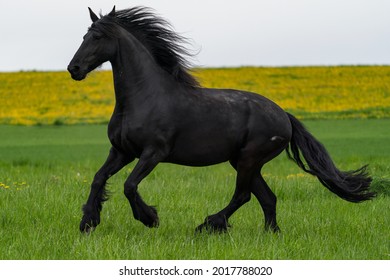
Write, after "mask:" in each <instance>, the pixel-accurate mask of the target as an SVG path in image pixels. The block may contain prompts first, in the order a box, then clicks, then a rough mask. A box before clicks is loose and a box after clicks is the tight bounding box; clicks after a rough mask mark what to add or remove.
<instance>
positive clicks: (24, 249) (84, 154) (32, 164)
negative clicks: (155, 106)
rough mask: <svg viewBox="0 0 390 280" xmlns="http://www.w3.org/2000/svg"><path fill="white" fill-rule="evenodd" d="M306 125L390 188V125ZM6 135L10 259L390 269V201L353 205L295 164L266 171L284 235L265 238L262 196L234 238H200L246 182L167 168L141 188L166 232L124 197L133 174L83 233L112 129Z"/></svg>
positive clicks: (1, 205)
mask: <svg viewBox="0 0 390 280" xmlns="http://www.w3.org/2000/svg"><path fill="white" fill-rule="evenodd" d="M305 123H306V125H307V126H308V127H309V128H310V130H311V131H312V132H313V134H314V135H315V136H316V137H317V138H318V139H319V140H320V141H321V142H323V143H324V144H325V146H326V147H327V148H328V150H329V152H330V153H331V155H332V156H333V158H334V160H335V161H336V163H337V164H338V166H339V167H340V168H341V169H355V168H358V167H360V166H361V165H363V164H366V163H368V164H369V166H370V167H369V170H370V173H371V174H372V176H373V177H374V179H375V185H376V186H380V185H382V186H383V185H384V188H385V189H386V188H387V187H386V186H388V184H387V185H386V182H389V180H390V164H389V162H390V146H389V140H390V130H389V127H390V120H388V119H378V120H327V121H326V120H323V121H306V122H305ZM0 131H1V134H0V135H1V137H0V209H1V212H0V248H1V250H0V259H387V260H388V259H390V231H389V225H390V196H388V195H385V194H381V195H379V196H378V197H377V198H376V199H375V200H373V201H370V202H366V203H361V204H352V203H348V202H345V201H343V200H341V199H339V198H338V197H336V196H335V195H333V194H332V193H330V192H329V191H328V190H326V189H325V188H324V187H322V186H321V185H320V183H319V182H318V181H317V180H316V179H315V178H313V177H310V176H309V175H305V174H303V173H302V171H301V170H300V169H299V168H298V167H297V166H296V165H295V164H294V163H292V162H291V161H289V160H287V157H286V155H285V154H282V155H281V156H279V157H278V158H277V159H275V160H273V161H272V162H271V163H270V164H269V165H267V166H266V168H264V174H265V178H266V180H267V181H268V183H269V185H270V186H271V188H272V189H273V190H274V191H275V193H276V195H277V197H278V209H277V210H278V219H279V224H280V227H281V230H282V232H281V233H280V234H271V233H268V232H265V231H264V230H263V222H264V218H263V213H262V211H261V209H260V206H259V204H258V202H257V201H256V199H254V198H253V199H252V200H251V201H250V202H249V203H248V204H246V205H244V206H243V207H242V208H241V209H240V210H239V211H237V212H236V213H235V214H234V215H233V217H232V218H231V220H230V223H231V224H232V228H231V229H230V230H229V231H228V233H226V234H213V235H210V234H206V233H204V234H195V233H194V229H195V227H196V226H197V225H198V224H200V223H201V222H203V220H204V218H205V217H206V216H207V215H209V214H212V213H215V212H216V211H219V210H220V209H221V208H222V207H224V206H225V205H226V204H227V203H228V201H229V200H230V198H231V195H232V193H233V190H234V181H235V173H234V171H233V169H232V168H231V167H230V166H229V165H228V164H221V165H217V166H212V167H205V168H190V167H183V166H175V165H170V164H161V165H159V166H158V167H157V168H156V170H155V171H154V172H153V173H152V174H151V175H150V176H148V177H147V179H145V180H144V181H143V182H142V184H141V185H140V189H139V190H140V193H141V195H142V196H143V197H144V199H145V201H146V202H147V203H149V204H151V205H156V206H157V208H158V211H159V216H160V227H159V228H157V229H149V228H146V227H144V226H143V225H142V224H141V223H140V222H138V221H135V220H134V219H133V217H132V214H131V209H130V206H129V205H128V202H127V200H126V198H125V197H124V195H123V182H124V180H125V178H126V176H127V175H128V174H129V172H130V171H131V169H132V167H133V164H132V165H129V166H128V167H126V168H124V169H123V170H122V171H121V172H120V173H118V174H117V175H116V176H114V177H113V178H111V179H110V181H109V182H110V184H109V188H108V189H109V190H110V191H111V199H110V200H109V201H108V202H107V203H106V204H105V205H104V208H103V212H102V223H101V225H100V226H99V227H98V228H97V230H96V231H95V232H93V233H92V234H90V235H87V236H86V235H82V234H80V233H79V231H78V225H79V221H80V218H81V205H82V204H83V203H84V202H85V200H86V198H87V195H88V193H89V184H90V182H91V180H92V178H93V175H94V173H95V172H96V170H97V169H98V168H99V167H100V164H101V163H102V162H103V161H104V160H105V157H106V155H107V153H108V149H109V144H108V140H107V137H106V126H105V125H89V126H35V127H21V126H0ZM387 189H388V188H387Z"/></svg>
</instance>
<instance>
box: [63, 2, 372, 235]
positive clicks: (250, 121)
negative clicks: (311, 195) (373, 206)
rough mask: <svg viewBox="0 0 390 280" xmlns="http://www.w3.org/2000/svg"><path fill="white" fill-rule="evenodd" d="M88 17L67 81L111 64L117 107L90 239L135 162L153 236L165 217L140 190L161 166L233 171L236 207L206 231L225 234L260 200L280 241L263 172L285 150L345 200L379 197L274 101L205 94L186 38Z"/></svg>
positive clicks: (142, 13)
mask: <svg viewBox="0 0 390 280" xmlns="http://www.w3.org/2000/svg"><path fill="white" fill-rule="evenodd" d="M89 12H90V17H91V19H92V22H93V23H92V25H91V27H90V28H89V30H88V33H87V34H86V35H85V36H84V41H83V43H82V44H81V46H80V48H79V50H78V51H77V52H76V54H75V56H74V58H73V59H72V61H71V62H70V64H69V66H68V71H69V72H70V74H71V76H72V78H73V79H75V80H83V79H84V78H85V77H86V75H87V74H88V73H89V72H90V71H92V70H94V69H95V68H97V67H98V66H99V65H101V64H102V63H104V62H106V61H109V62H110V63H111V64H112V69H113V75H114V86H115V98H116V104H115V109H114V112H113V115H112V117H111V120H110V123H109V125H108V137H109V139H110V142H111V144H112V147H111V150H110V153H109V156H108V158H107V160H106V162H105V163H104V165H103V166H102V167H101V168H100V170H99V171H98V172H97V173H96V175H95V177H94V180H93V183H92V186H91V192H90V194H89V198H88V201H87V203H86V204H85V205H84V207H83V212H84V215H83V218H82V220H81V223H80V230H81V231H82V232H89V231H91V230H92V229H94V228H95V227H96V226H97V225H98V224H99V223H100V211H101V210H102V204H103V202H104V201H106V200H107V195H106V191H105V184H106V181H107V179H108V178H109V177H110V176H112V175H114V174H115V173H117V172H118V171H119V170H120V169H121V168H123V167H124V166H125V165H127V164H128V163H130V162H131V161H133V160H134V159H135V158H139V161H138V163H137V164H136V166H135V168H134V169H133V171H132V172H131V174H130V176H129V177H128V179H127V180H126V182H125V185H124V193H125V195H126V197H127V199H128V200H129V202H130V206H131V208H132V211H133V215H134V218H135V219H137V220H140V221H141V222H142V223H143V224H144V225H146V226H148V227H156V226H158V224H159V219H158V216H157V211H156V209H155V208H154V207H151V206H149V205H147V204H146V203H145V202H144V201H143V200H142V198H141V196H140V195H139V194H138V192H137V187H138V184H139V183H140V182H141V180H142V179H144V178H145V177H146V176H147V175H148V174H149V173H150V172H151V171H152V170H153V168H155V167H156V165H157V164H158V163H160V162H170V163H175V164H181V165H189V166H206V165H212V164H217V163H221V162H226V161H229V162H230V164H231V165H232V166H233V167H234V168H235V170H236V171H237V179H236V189H235V192H234V195H233V198H232V200H231V201H230V203H229V204H228V205H227V206H226V207H225V208H224V209H222V210H221V211H220V212H218V213H216V214H214V215H211V216H208V217H207V218H206V219H205V221H204V223H203V224H201V225H200V226H198V227H197V230H198V231H201V230H202V229H207V230H209V231H225V230H226V229H227V227H228V219H229V217H230V216H231V215H232V214H233V213H234V212H235V211H236V210H237V209H238V208H240V207H241V206H242V205H243V204H244V203H246V202H248V201H249V200H250V198H251V194H254V195H255V197H256V198H257V199H258V201H259V202H260V205H261V207H262V209H263V211H264V215H265V227H266V229H270V230H272V231H278V230H279V227H278V225H277V222H276V196H275V195H274V193H273V192H272V191H271V189H270V188H269V187H268V185H267V183H266V182H265V181H264V179H263V177H262V176H261V173H260V171H261V169H262V167H263V166H264V164H266V163H267V162H268V161H270V160H272V159H273V158H275V157H276V156H277V155H278V154H280V153H281V152H282V151H283V150H287V153H288V156H289V157H290V158H291V159H293V160H294V161H295V162H296V163H297V164H298V165H299V166H300V167H301V168H302V169H303V170H304V171H306V172H308V173H310V174H312V175H314V176H316V177H317V178H318V179H319V181H320V182H321V183H322V184H323V185H324V186H325V187H326V188H328V189H329V190H330V191H332V192H334V193H335V194H336V195H338V196H339V197H341V198H343V199H345V200H347V201H351V202H360V201H364V200H368V199H370V198H372V197H373V196H374V193H372V192H370V191H369V190H368V189H369V186H370V182H371V178H370V177H369V176H368V175H367V173H366V167H365V166H364V167H362V168H360V169H358V170H355V171H349V172H343V171H340V170H338V169H337V168H336V167H335V165H334V163H333V162H332V160H331V158H330V156H329V155H328V153H327V151H326V150H325V148H324V147H323V146H322V144H321V143H319V142H318V141H317V140H316V139H315V138H314V137H313V136H312V135H311V134H310V133H309V132H308V131H307V130H306V129H305V128H304V126H303V125H302V124H301V123H300V122H299V121H298V120H297V119H296V118H295V117H294V116H292V115H290V114H289V113H286V112H285V111H284V110H282V109H281V108H280V107H279V106H278V105H276V104H275V103H273V102H272V101H270V100H268V99H267V98H265V97H263V96H261V95H259V94H254V93H250V92H244V91H240V90H231V89H209V88H202V87H201V86H200V85H199V84H198V82H197V81H196V79H195V78H194V77H193V76H191V74H189V72H188V69H189V66H188V64H187V62H186V61H185V59H184V56H185V55H188V53H187V51H186V50H185V49H184V48H183V47H182V45H181V43H182V42H183V40H184V38H183V37H181V36H179V35H178V34H176V33H175V32H174V31H172V28H171V27H170V25H169V24H168V23H167V22H166V21H165V20H163V19H161V18H160V17H157V16H156V15H154V13H153V12H151V10H150V9H148V8H144V7H136V8H132V9H127V10H122V11H115V7H114V9H113V10H112V11H111V12H110V13H109V14H108V15H106V16H101V17H100V18H99V17H98V16H97V15H96V14H94V13H93V12H92V10H91V9H89ZM290 150H291V151H290ZM302 157H303V158H304V160H305V161H306V164H305V163H304V161H303V159H302Z"/></svg>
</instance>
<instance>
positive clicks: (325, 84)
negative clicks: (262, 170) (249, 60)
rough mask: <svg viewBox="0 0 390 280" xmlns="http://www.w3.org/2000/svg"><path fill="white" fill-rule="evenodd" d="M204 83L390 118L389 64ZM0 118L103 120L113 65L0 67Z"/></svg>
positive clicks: (309, 108) (110, 100) (238, 74)
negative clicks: (84, 71) (83, 73)
mask: <svg viewBox="0 0 390 280" xmlns="http://www.w3.org/2000/svg"><path fill="white" fill-rule="evenodd" d="M194 74H195V75H196V76H197V77H198V78H199V80H200V81H201V84H202V85H203V86H205V87H215V88H235V89H241V90H248V91H253V92H257V93H260V94H262V95H264V96H266V97H268V98H270V99H272V100H273V101H275V102H276V103H278V104H279V105H280V106H281V107H282V108H284V109H285V110H287V111H289V112H292V113H293V114H296V115H297V116H298V117H300V118H389V117H390V67H388V66H359V67H287V68H257V67H243V68H220V69H197V70H194ZM0 104H1V105H2V106H1V108H2V109H1V110H0V123H1V124H18V125H40V124H76V123H105V122H107V121H108V120H109V118H110V115H111V112H112V109H113V106H114V90H113V83H112V74H111V72H110V71H95V72H93V73H91V74H90V75H89V77H88V78H87V79H86V80H84V81H83V82H75V81H73V80H71V78H70V75H69V74H68V73H66V72H19V73H0Z"/></svg>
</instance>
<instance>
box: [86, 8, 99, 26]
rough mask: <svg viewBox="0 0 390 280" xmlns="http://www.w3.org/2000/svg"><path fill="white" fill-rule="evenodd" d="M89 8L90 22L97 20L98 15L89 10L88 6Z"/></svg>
mask: <svg viewBox="0 0 390 280" xmlns="http://www.w3.org/2000/svg"><path fill="white" fill-rule="evenodd" d="M88 10H89V16H90V17H91V20H92V22H95V21H98V20H99V18H98V16H97V15H96V14H95V13H94V12H93V11H92V10H91V8H90V7H88Z"/></svg>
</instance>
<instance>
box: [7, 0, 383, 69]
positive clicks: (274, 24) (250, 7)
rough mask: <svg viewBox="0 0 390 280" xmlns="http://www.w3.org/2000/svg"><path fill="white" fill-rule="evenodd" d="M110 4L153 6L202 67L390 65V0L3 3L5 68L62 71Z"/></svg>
mask: <svg viewBox="0 0 390 280" xmlns="http://www.w3.org/2000/svg"><path fill="white" fill-rule="evenodd" d="M113 5H116V6H117V9H124V8H129V7H133V6H135V5H143V6H148V7H152V8H153V9H155V10H156V12H157V13H158V14H160V15H162V16H163V17H164V18H166V19H168V20H169V21H170V22H171V23H172V25H173V26H174V27H175V30H176V31H178V32H180V33H181V34H183V35H184V36H186V37H188V38H190V39H191V40H192V46H190V49H192V50H193V51H194V52H198V54H197V55H196V59H195V60H194V63H195V64H196V65H198V66H201V67H220V66H242V65H254V66H290V65H340V64H352V65H356V64H386V65H387V64H390V1H389V0H240V1H233V0H154V1H152V0H126V1H122V0H112V1H107V0H94V1H90V0H66V1H64V0H61V1H59V0H12V1H6V0H1V2H0V11H1V15H0V71H19V70H32V69H35V70H65V69H66V67H67V65H68V63H69V61H70V59H71V58H72V56H73V54H74V53H75V51H76V50H77V48H78V46H79V45H80V43H81V41H82V36H83V35H84V34H85V33H86V31H87V28H88V26H89V25H90V19H89V14H88V10H87V7H88V6H89V7H91V8H92V9H93V10H94V11H95V12H96V13H99V12H100V11H102V12H103V14H106V13H108V12H109V11H110V10H111V9H112V7H113ZM106 67H107V66H106Z"/></svg>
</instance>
